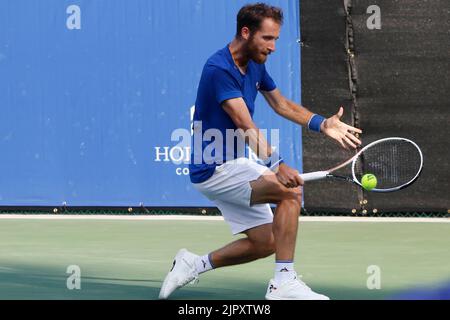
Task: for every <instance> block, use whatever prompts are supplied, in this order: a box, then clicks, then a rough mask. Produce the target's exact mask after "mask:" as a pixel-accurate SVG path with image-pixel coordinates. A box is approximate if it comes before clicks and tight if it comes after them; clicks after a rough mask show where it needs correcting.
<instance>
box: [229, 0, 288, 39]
mask: <svg viewBox="0 0 450 320" xmlns="http://www.w3.org/2000/svg"><path fill="white" fill-rule="evenodd" d="M266 18H271V19H273V20H274V21H275V22H276V23H278V24H279V25H282V24H283V19H284V18H283V10H282V9H280V8H277V7H273V6H269V5H267V4H265V3H256V4H248V5H246V6H244V7H242V9H241V10H239V13H238V16H237V32H236V37H237V38H240V37H241V31H242V28H243V27H247V28H249V29H250V32H252V33H253V32H255V31H257V30H259V28H260V27H261V23H262V22H263V20H264V19H266Z"/></svg>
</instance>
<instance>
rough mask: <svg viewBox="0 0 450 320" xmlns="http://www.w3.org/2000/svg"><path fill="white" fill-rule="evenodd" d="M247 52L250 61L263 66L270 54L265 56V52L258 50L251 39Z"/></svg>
mask: <svg viewBox="0 0 450 320" xmlns="http://www.w3.org/2000/svg"><path fill="white" fill-rule="evenodd" d="M247 52H248V55H249V57H250V59H251V60H253V61H254V62H256V63H257V64H263V63H265V62H266V61H267V57H268V54H264V52H262V51H261V50H259V49H258V47H257V46H256V45H255V44H254V43H253V38H250V39H249V44H248V46H247Z"/></svg>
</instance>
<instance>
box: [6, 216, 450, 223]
mask: <svg viewBox="0 0 450 320" xmlns="http://www.w3.org/2000/svg"><path fill="white" fill-rule="evenodd" d="M8 219H9V220H122V221H143V220H145V221H223V218H222V217H221V216H184V215H180V216H177V215H174V216H155V215H139V216H120V215H58V214H36V215H35V214H33V215H27V214H0V220H8ZM300 221H302V222H409V223H411V222H421V223H450V219H449V218H373V217H300Z"/></svg>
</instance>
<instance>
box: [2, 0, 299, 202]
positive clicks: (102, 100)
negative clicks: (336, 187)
mask: <svg viewBox="0 0 450 320" xmlns="http://www.w3.org/2000/svg"><path fill="white" fill-rule="evenodd" d="M267 2H268V3H271V4H273V5H277V6H280V7H282V8H283V9H284V12H285V25H284V27H283V29H282V33H281V38H280V40H279V42H278V44H277V52H276V53H275V54H274V55H272V56H271V57H270V58H269V62H268V63H267V68H268V70H269V73H271V75H272V77H273V78H274V80H275V81H276V83H277V85H278V86H279V88H280V89H281V91H282V92H283V93H284V95H285V96H286V97H288V98H290V99H292V100H294V101H296V102H300V47H299V45H298V43H297V40H298V39H299V28H300V27H299V25H300V23H299V3H298V1H297V0H289V1H286V0H273V1H267ZM246 3H248V1H240V0H239V1H228V0H132V1H126V0H86V1H80V0H79V1H75V0H71V1H68V0H45V1H40V0H15V1H1V2H0V152H1V156H0V164H1V165H0V206H15V205H19V206H47V205H52V206H53V205H61V204H63V203H66V204H67V205H68V206H137V205H140V204H141V203H142V204H143V205H145V206H149V207H150V206H157V207H176V206H209V205H211V203H209V202H208V201H207V200H205V199H204V197H203V196H202V195H200V194H199V193H198V192H197V191H196V190H195V189H193V188H192V187H191V185H190V182H189V176H188V175H187V173H188V171H187V168H188V164H187V163H184V162H181V163H180V162H176V161H174V160H177V159H179V158H182V157H183V154H182V153H180V151H181V150H180V149H179V148H178V149H174V148H175V147H176V146H177V145H178V144H179V141H177V140H176V139H175V141H172V140H174V139H171V136H172V133H173V132H177V131H176V130H177V129H178V132H180V129H182V130H181V131H183V130H184V131H186V132H190V122H191V108H192V106H193V105H194V103H195V98H196V91H197V85H198V81H199V79H200V75H201V71H202V68H203V65H204V63H205V61H206V59H207V58H208V57H209V56H210V55H212V54H213V53H214V52H215V51H217V50H219V49H221V48H223V47H224V46H225V45H226V44H227V43H228V42H230V41H231V40H232V38H233V36H234V34H235V28H236V27H235V25H236V23H235V20H236V14H237V12H238V10H239V9H240V8H241V7H242V5H244V4H246ZM255 120H256V123H257V125H258V126H259V127H261V128H265V129H273V128H279V129H280V139H281V142H282V143H281V145H280V148H281V153H282V154H283V155H284V157H285V158H286V159H287V162H288V163H290V164H291V165H292V166H294V167H296V168H298V169H301V166H302V162H301V156H302V155H301V150H302V148H301V147H302V145H301V128H300V127H299V126H295V125H293V124H290V123H289V122H287V121H285V120H282V119H280V117H278V116H276V115H275V113H274V112H273V111H272V110H271V109H270V107H268V105H267V104H266V103H265V101H263V99H262V98H261V97H259V98H258V101H257V109H256V115H255ZM184 151H186V152H188V151H189V150H184V149H183V152H184ZM186 154H187V153H186Z"/></svg>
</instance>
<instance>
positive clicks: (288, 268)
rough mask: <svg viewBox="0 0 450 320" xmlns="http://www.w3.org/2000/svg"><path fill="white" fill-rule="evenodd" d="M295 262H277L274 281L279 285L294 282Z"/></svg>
mask: <svg viewBox="0 0 450 320" xmlns="http://www.w3.org/2000/svg"><path fill="white" fill-rule="evenodd" d="M295 275H296V273H295V270H294V261H286V260H282V261H276V262H275V277H274V281H275V283H277V284H281V283H283V282H286V281H289V280H292V279H294V278H295Z"/></svg>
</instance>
